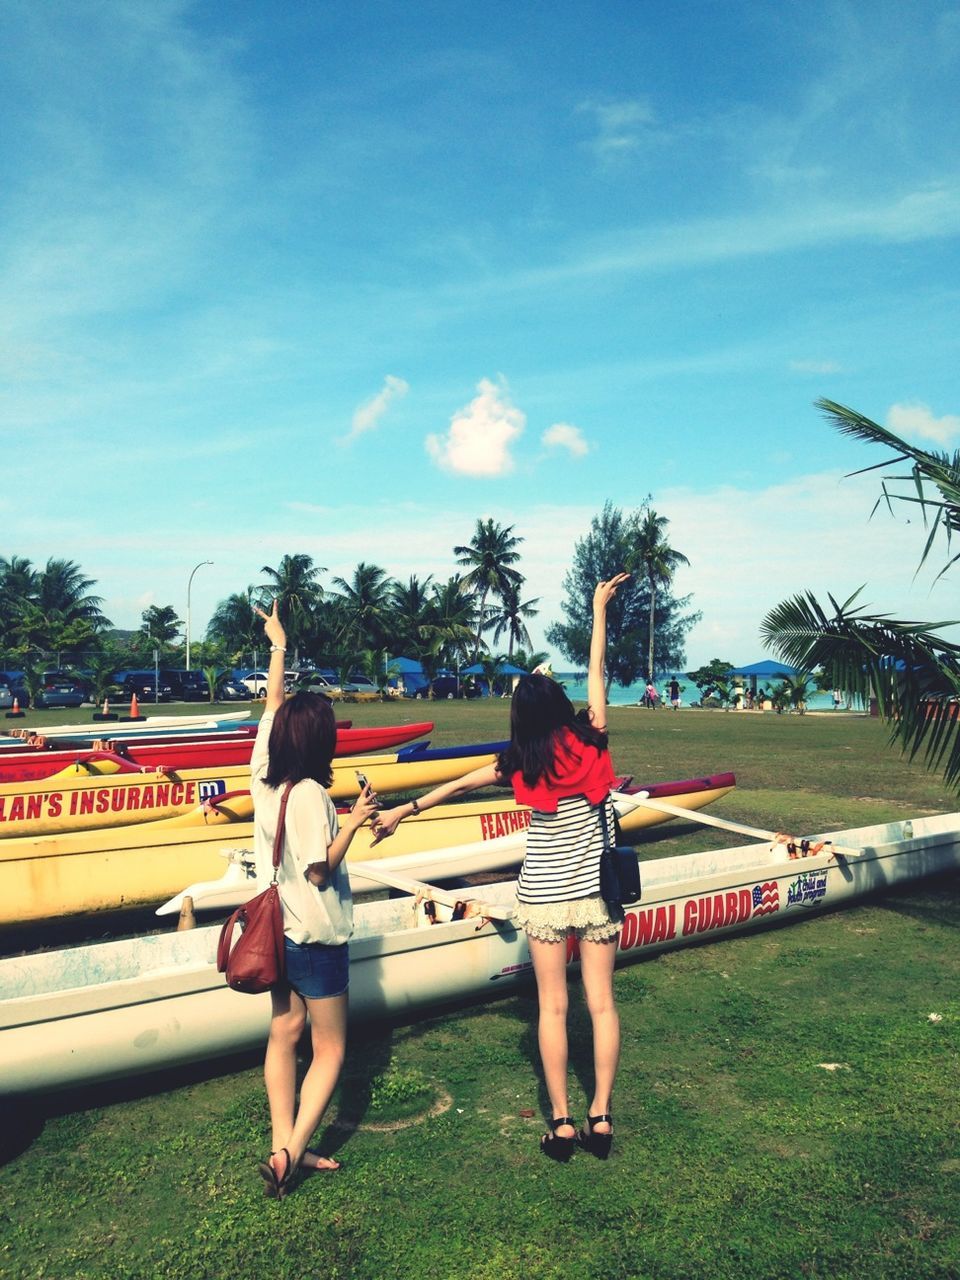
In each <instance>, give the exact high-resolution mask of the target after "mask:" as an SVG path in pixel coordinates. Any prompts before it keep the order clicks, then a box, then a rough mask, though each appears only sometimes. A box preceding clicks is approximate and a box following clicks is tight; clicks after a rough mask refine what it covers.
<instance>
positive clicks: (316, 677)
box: [293, 671, 341, 698]
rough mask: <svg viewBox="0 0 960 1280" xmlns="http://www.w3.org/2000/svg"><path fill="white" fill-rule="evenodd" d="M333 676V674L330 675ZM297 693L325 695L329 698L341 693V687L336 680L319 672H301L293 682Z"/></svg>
mask: <svg viewBox="0 0 960 1280" xmlns="http://www.w3.org/2000/svg"><path fill="white" fill-rule="evenodd" d="M330 674H331V676H332V674H333V673H332V672H331V673H330ZM293 689H294V691H295V692H296V693H299V692H301V691H304V692H306V693H323V694H326V696H327V697H328V698H332V697H333V696H334V695H335V694H339V693H340V691H341V690H340V686H339V684H337V683H336V682H335V681H334V680H332V679H330V678H328V677H327V676H325V675H322V674H321V673H320V672H319V671H300V672H298V673H297V676H296V678H295V680H294V682H293Z"/></svg>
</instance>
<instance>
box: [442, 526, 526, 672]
mask: <svg viewBox="0 0 960 1280" xmlns="http://www.w3.org/2000/svg"><path fill="white" fill-rule="evenodd" d="M513 529H514V526H513V525H512V524H511V525H507V526H506V528H504V527H503V526H502V525H499V524H497V523H496V522H495V521H494V520H493V519H490V518H488V519H486V520H478V521H477V527H476V529H475V530H474V534H473V538H472V539H471V540H470V542H469V543H468V544H467V545H466V546H460V547H454V548H453V554H454V555H455V556H456V557H457V564H460V565H463V566H464V567H465V568H467V569H468V570H469V571H468V572H467V573H466V574H464V576H463V578H462V579H461V585H462V589H463V590H464V591H466V592H469V593H472V594H474V595H476V596H477V598H478V609H477V633H476V643H475V648H474V661H476V658H477V656H478V655H479V653H480V646H481V644H482V643H483V642H482V640H481V633H482V632H483V629H484V627H486V626H487V625H488V623H489V617H488V616H487V607H486V606H487V597H488V596H490V595H493V596H496V597H499V598H500V599H501V600H502V599H503V597H504V595H505V594H506V593H507V591H509V590H510V588H511V587H514V588H516V589H517V590H519V589H520V587H521V586H522V584H523V575H522V574H521V573H520V572H519V571H518V570H517V569H514V568H513V567H512V566H513V565H514V564H516V562H517V561H518V560H519V559H520V552H519V551H518V550H517V547H518V546H519V545H520V543H521V542H522V541H523V538H519V537H515V536H514V533H513Z"/></svg>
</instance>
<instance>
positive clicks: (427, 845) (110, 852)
mask: <svg viewBox="0 0 960 1280" xmlns="http://www.w3.org/2000/svg"><path fill="white" fill-rule="evenodd" d="M735 785H736V778H735V777H734V775H733V774H732V773H721V774H714V775H712V776H711V777H707V778H693V779H690V780H688V781H686V782H671V783H657V784H651V786H650V787H649V788H647V789H646V790H645V791H642V790H641V789H640V788H628V789H626V790H624V791H622V792H621V793H619V794H617V795H615V801H614V802H615V804H616V806H617V807H618V809H619V810H620V811H621V813H620V818H621V829H622V832H623V835H624V837H625V838H626V839H628V840H629V839H633V838H635V834H636V833H639V832H640V831H641V830H642V829H643V828H644V827H646V826H649V825H651V824H653V823H658V822H665V821H667V820H668V818H669V816H670V815H664V814H663V813H660V812H657V811H654V810H650V809H645V808H643V807H642V806H638V805H637V804H636V803H635V799H636V797H637V796H638V795H640V794H644V795H649V796H653V797H655V798H657V799H659V800H666V801H669V802H671V803H673V804H675V805H676V806H678V807H680V808H683V809H685V810H691V811H696V810H700V809H703V808H705V807H706V806H707V805H709V804H712V803H713V801H714V800H717V799H719V798H720V797H721V796H724V795H726V794H727V793H728V792H729V791H731V790H732V789H733V787H734V786H735ZM529 821H530V812H529V810H527V809H523V808H521V807H519V806H518V805H516V804H515V803H514V801H513V798H512V797H511V798H509V799H490V800H487V801H482V800H480V801H475V802H472V803H470V804H459V805H458V804H452V805H438V806H437V807H436V808H434V809H428V810H427V811H426V812H425V813H423V814H421V815H420V816H419V817H416V818H408V819H407V820H406V821H405V822H404V823H402V824H401V826H400V827H398V829H397V833H396V834H395V835H394V836H392V837H391V838H390V839H389V840H384V841H382V842H381V843H379V844H376V845H374V844H373V843H372V842H373V832H372V831H371V829H370V827H369V826H367V825H365V826H363V827H361V829H360V830H359V831H358V832H357V834H356V836H355V837H354V840H353V844H352V846H351V850H350V857H351V859H352V860H353V861H361V860H364V859H369V858H371V857H372V858H382V857H395V856H397V855H400V854H410V853H422V852H424V851H432V850H437V849H446V848H449V847H452V846H458V847H459V846H462V845H468V844H476V845H479V846H484V845H489V844H494V843H495V842H496V841H498V840H500V839H503V838H506V839H508V840H510V841H512V842H513V843H512V846H511V848H512V855H511V857H510V858H509V859H506V860H503V861H501V862H500V863H499V864H497V865H499V866H503V867H506V866H509V865H512V864H516V863H519V862H520V860H521V859H522V857H523V850H524V845H525V840H526V829H527V825H528V823H529ZM252 845H253V802H252V800H251V797H250V792H249V791H248V790H246V789H243V790H240V791H236V792H228V793H226V794H224V795H216V796H213V797H212V798H211V799H210V800H208V801H206V802H205V803H204V804H201V805H195V806H194V808H193V809H192V810H191V811H189V812H187V813H183V814H179V815H178V816H176V817H173V818H167V819H162V820H159V821H157V822H147V823H139V824H128V825H126V826H114V827H105V828H103V829H101V830H93V831H68V832H62V833H53V834H48V835H42V836H14V837H11V838H9V839H6V840H0V926H4V925H19V924H27V923H30V922H34V921H41V920H53V919H58V918H59V917H61V916H70V915H84V914H86V913H88V912H94V911H115V910H118V909H121V908H125V907H134V906H143V905H145V904H149V903H155V902H163V900H164V899H165V898H169V897H170V896H171V894H176V893H177V891H178V890H181V889H183V886H184V885H187V884H189V883H190V882H191V881H201V882H206V881H210V880H216V879H218V878H219V877H220V876H221V874H222V872H223V861H222V855H223V854H224V852H225V851H227V850H231V849H237V848H241V849H242V847H243V846H246V848H247V849H249V848H251V847H252ZM475 869H476V870H480V869H487V868H483V867H482V864H481V865H479V866H478V867H477V868H475ZM246 892H247V896H249V885H248V888H247V891H246ZM242 900H243V898H242V897H240V898H238V899H237V901H242Z"/></svg>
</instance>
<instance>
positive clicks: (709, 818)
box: [617, 791, 863, 858]
mask: <svg viewBox="0 0 960 1280" xmlns="http://www.w3.org/2000/svg"><path fill="white" fill-rule="evenodd" d="M617 798H618V800H621V801H626V802H627V803H628V804H630V805H639V806H640V807H641V808H643V809H656V810H657V811H658V812H659V813H669V814H672V816H673V817H675V818H689V820H690V821H691V822H699V823H701V824H702V825H703V826H705V827H719V828H720V829H721V831H732V832H734V833H735V834H736V835H738V836H750V837H751V838H752V839H754V840H770V841H772V842H773V843H777V842H779V841H781V840H782V839H783V837H782V836H781V834H780V833H779V832H777V831H764V830H763V828H761V827H747V826H744V824H743V823H742V822H728V821H727V820H726V819H725V818H715V817H714V816H713V815H712V814H707V813H702V812H701V811H700V810H697V809H683V808H681V806H680V805H677V804H670V803H669V801H667V800H652V799H651V798H650V794H649V792H647V791H638V792H637V793H636V794H635V795H629V796H618V797H617ZM825 847H826V846H825ZM829 852H830V853H831V854H839V855H840V856H841V857H842V858H859V857H861V856H862V855H863V850H862V849H847V848H844V847H843V846H842V845H836V844H831V845H830V849H829Z"/></svg>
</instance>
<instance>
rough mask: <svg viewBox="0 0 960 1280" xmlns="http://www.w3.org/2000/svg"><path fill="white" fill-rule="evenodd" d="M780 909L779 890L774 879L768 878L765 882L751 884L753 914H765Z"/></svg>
mask: <svg viewBox="0 0 960 1280" xmlns="http://www.w3.org/2000/svg"><path fill="white" fill-rule="evenodd" d="M779 910H780V890H779V888H778V887H777V882H776V880H768V881H767V882H766V884H755V885H754V886H753V914H754V915H755V916H767V915H769V914H770V913H771V911H779Z"/></svg>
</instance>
